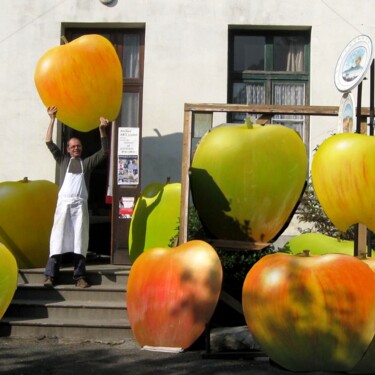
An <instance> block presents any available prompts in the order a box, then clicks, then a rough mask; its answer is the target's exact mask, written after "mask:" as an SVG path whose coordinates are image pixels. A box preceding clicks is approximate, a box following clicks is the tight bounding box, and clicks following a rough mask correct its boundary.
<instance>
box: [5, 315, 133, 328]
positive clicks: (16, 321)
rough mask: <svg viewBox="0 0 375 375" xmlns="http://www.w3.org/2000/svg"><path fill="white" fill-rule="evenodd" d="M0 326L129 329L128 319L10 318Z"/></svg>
mask: <svg viewBox="0 0 375 375" xmlns="http://www.w3.org/2000/svg"><path fill="white" fill-rule="evenodd" d="M0 325H18V326H45V327H47V326H49V327H51V326H53V327H78V328H125V329H129V328H130V323H129V320H128V319H111V320H110V321H108V320H104V321H103V320H98V319H85V320H79V319H64V320H61V319H53V318H44V319H30V320H25V319H23V318H12V317H3V319H1V321H0Z"/></svg>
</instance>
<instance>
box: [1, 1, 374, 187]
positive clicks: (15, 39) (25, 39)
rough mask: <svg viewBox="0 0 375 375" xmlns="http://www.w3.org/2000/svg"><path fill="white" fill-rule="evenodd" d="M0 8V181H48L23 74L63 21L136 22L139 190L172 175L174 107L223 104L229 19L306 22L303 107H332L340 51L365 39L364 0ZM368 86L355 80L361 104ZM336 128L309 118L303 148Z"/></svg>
mask: <svg viewBox="0 0 375 375" xmlns="http://www.w3.org/2000/svg"><path fill="white" fill-rule="evenodd" d="M0 5H1V11H0V51H1V60H0V102H1V107H0V118H1V120H0V122H1V124H0V127H1V138H0V139H1V141H0V142H1V147H0V181H5V180H17V179H20V178H22V177H24V176H28V177H29V178H30V179H32V180H35V179H49V180H54V169H55V163H54V161H53V160H52V158H51V156H50V154H49V152H48V151H47V149H46V147H45V145H44V136H45V131H46V128H47V124H48V120H49V119H48V117H47V115H46V112H45V109H44V107H43V105H42V103H41V100H40V99H39V97H38V94H37V92H36V89H35V86H34V82H33V74H34V69H35V66H36V63H37V61H38V59H39V58H40V57H41V56H42V55H43V54H44V52H46V51H47V50H48V49H50V48H52V47H54V46H56V45H59V44H60V36H61V30H62V29H63V28H64V25H69V24H71V23H75V24H84V23H87V26H90V24H92V25H98V24H99V25H105V26H109V27H111V26H116V25H117V26H119V25H122V26H123V27H127V26H128V27H129V26H133V25H137V24H144V25H145V28H146V39H145V74H144V98H143V137H144V139H143V141H144V147H143V169H142V177H143V186H145V185H146V184H148V183H149V182H152V181H164V180H165V178H166V177H167V176H171V177H172V180H174V181H177V180H179V179H180V164H181V144H180V143H179V140H181V137H182V136H181V135H182V129H183V106H184V103H186V102H194V103H199V102H216V103H225V102H226V100H227V47H228V40H227V35H228V27H229V26H230V25H248V26H251V27H255V26H261V27H286V28H291V27H311V29H312V32H311V35H312V40H311V89H310V98H311V100H310V104H311V105H339V103H340V99H341V95H342V94H341V93H339V92H338V91H337V89H336V88H335V85H334V80H333V75H334V69H335V66H336V62H337V59H338V57H339V55H340V53H341V52H342V51H343V49H344V48H345V46H346V45H347V44H348V43H349V42H350V41H351V40H352V39H353V38H354V37H356V36H357V35H359V34H361V33H364V34H367V35H369V36H370V37H371V38H373V39H375V23H374V21H373V19H374V17H373V10H374V7H373V1H372V0H358V1H357V2H353V1H349V0H326V1H311V0H286V1H280V0H263V1H259V0H218V1H213V0H189V1H186V0H173V1H171V0H153V1H149V0H115V1H114V4H113V5H112V6H105V5H103V4H102V3H101V2H100V1H99V0H33V1H30V0H17V1H6V0H1V1H0ZM368 91H369V81H365V82H364V85H363V103H364V105H366V106H368V105H369V94H368ZM354 94H356V93H354ZM355 97H356V95H355ZM336 126H337V119H336V118H313V119H312V120H311V130H310V139H311V144H310V149H311V150H312V149H313V148H314V147H315V145H316V144H319V143H320V142H321V141H322V140H323V139H324V138H325V137H327V136H328V135H329V134H330V133H331V132H332V131H335V129H336ZM160 136H161V137H163V142H158V141H157V139H156V138H157V137H159V138H160ZM154 141H155V142H154ZM169 141H170V143H168V142H169Z"/></svg>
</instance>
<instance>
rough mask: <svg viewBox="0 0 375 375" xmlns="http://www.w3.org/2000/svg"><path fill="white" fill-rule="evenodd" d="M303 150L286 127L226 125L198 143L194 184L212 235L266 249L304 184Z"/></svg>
mask: <svg viewBox="0 0 375 375" xmlns="http://www.w3.org/2000/svg"><path fill="white" fill-rule="evenodd" d="M306 174H307V156H306V148H305V145H304V143H303V141H302V139H301V138H300V136H299V135H298V133H297V132H295V131H294V130H291V129H289V128H287V127H285V126H282V125H267V126H260V125H253V124H251V123H246V124H244V125H224V126H219V127H216V128H214V129H213V130H212V131H210V132H209V133H207V134H206V135H205V136H204V137H203V138H202V139H201V141H200V143H199V145H198V147H197V149H196V151H195V154H194V157H193V161H192V167H191V173H190V181H191V191H192V197H193V201H194V205H195V207H196V209H197V211H198V214H199V217H200V219H201V221H202V223H203V224H204V226H205V228H206V229H207V230H208V232H210V234H211V235H213V236H215V237H217V238H220V239H226V240H241V241H253V242H261V243H262V242H263V243H266V242H268V241H270V240H272V239H273V238H274V237H275V236H276V235H277V234H278V233H279V232H280V230H281V229H282V228H283V226H284V225H285V224H286V222H287V221H288V219H289V218H290V215H291V213H292V212H293V209H294V208H295V206H296V203H297V202H298V200H299V198H300V195H301V193H302V191H303V187H304V184H305V181H306Z"/></svg>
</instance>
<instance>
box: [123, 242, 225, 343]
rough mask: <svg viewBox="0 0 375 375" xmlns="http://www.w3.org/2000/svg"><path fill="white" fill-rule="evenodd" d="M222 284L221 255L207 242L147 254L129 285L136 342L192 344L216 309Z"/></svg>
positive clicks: (136, 263) (139, 263) (128, 297)
mask: <svg viewBox="0 0 375 375" xmlns="http://www.w3.org/2000/svg"><path fill="white" fill-rule="evenodd" d="M221 283H222V267H221V262H220V259H219V257H218V255H217V253H216V251H215V250H214V249H213V248H212V247H211V246H210V245H209V244H208V243H206V242H204V241H199V240H194V241H189V242H187V243H185V244H182V245H180V246H178V247H176V248H172V249H171V248H154V249H149V250H147V251H146V252H144V253H142V254H141V255H140V256H139V257H138V258H137V259H136V261H135V262H134V264H133V266H132V269H131V271H130V275H129V280H128V286H127V309H128V316H129V321H130V325H131V328H132V331H133V334H134V336H135V338H136V340H137V342H138V343H139V344H140V346H142V347H145V346H150V347H168V348H178V349H186V348H188V347H189V346H191V345H192V344H193V343H194V342H195V341H196V339H197V338H198V337H199V336H200V335H201V334H202V333H203V331H204V329H205V326H206V324H207V323H208V322H209V320H210V319H211V316H212V314H213V313H214V310H215V308H216V305H217V302H218V299H219V295H220V292H221Z"/></svg>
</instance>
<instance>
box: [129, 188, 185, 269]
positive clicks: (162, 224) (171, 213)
mask: <svg viewBox="0 0 375 375" xmlns="http://www.w3.org/2000/svg"><path fill="white" fill-rule="evenodd" d="M180 202H181V184H180V183H178V182H175V183H166V184H161V183H157V182H154V183H152V184H149V185H147V186H146V187H145V189H144V190H143V191H142V194H141V196H140V197H139V198H138V200H137V203H136V205H135V208H134V213H133V216H132V218H131V221H130V230H129V257H130V260H131V262H132V263H133V262H134V261H135V260H136V259H137V258H138V257H139V255H140V254H141V253H143V251H146V250H147V249H151V248H154V247H168V246H169V244H170V242H171V240H172V238H173V237H175V236H177V235H178V224H179V217H180Z"/></svg>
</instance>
